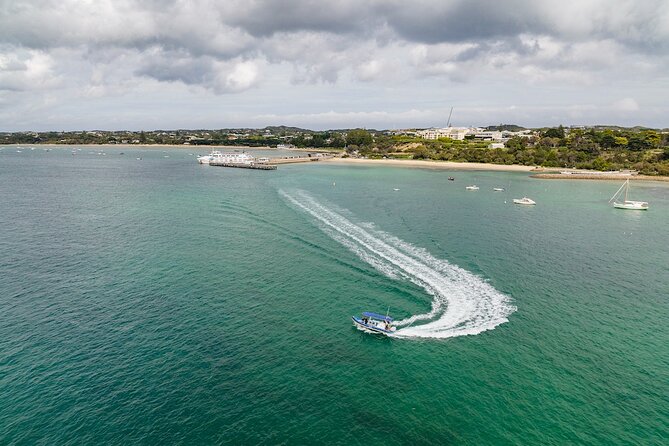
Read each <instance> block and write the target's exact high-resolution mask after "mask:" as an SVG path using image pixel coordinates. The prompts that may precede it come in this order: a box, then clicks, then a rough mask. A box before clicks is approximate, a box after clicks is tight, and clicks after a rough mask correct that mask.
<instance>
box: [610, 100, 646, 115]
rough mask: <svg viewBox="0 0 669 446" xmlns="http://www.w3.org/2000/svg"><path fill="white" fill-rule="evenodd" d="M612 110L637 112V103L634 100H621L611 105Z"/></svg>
mask: <svg viewBox="0 0 669 446" xmlns="http://www.w3.org/2000/svg"><path fill="white" fill-rule="evenodd" d="M613 109H614V110H617V111H621V112H635V111H639V109H640V107H639V103H638V102H637V101H635V100H634V98H623V99H621V100H619V101H616V102H614V103H613Z"/></svg>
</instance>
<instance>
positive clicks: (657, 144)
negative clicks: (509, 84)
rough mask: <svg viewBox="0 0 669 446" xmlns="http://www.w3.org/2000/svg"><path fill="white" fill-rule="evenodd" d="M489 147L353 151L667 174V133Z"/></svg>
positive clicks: (554, 132)
mask: <svg viewBox="0 0 669 446" xmlns="http://www.w3.org/2000/svg"><path fill="white" fill-rule="evenodd" d="M489 146H490V143H489V142H485V141H476V140H471V139H466V140H464V141H456V140H451V139H448V138H442V139H438V140H430V141H427V140H424V139H420V138H414V137H410V136H393V137H389V136H385V135H377V136H376V137H375V138H374V142H373V143H372V144H369V145H365V146H363V147H356V148H355V150H357V152H358V153H359V154H361V155H363V156H368V157H372V158H375V157H376V158H379V157H407V158H409V157H410V158H413V159H430V160H442V161H456V162H476V163H495V164H522V165H527V166H543V167H555V168H565V167H572V168H579V169H593V170H600V171H607V170H620V169H635V170H638V171H639V172H641V173H643V174H647V175H669V134H667V133H660V132H658V131H655V130H630V129H626V130H611V129H606V130H596V129H569V130H566V129H564V128H562V127H556V128H546V129H541V130H539V131H537V132H535V134H534V135H532V136H519V137H513V138H511V139H509V140H508V141H506V143H505V147H504V148H495V149H491V148H489Z"/></svg>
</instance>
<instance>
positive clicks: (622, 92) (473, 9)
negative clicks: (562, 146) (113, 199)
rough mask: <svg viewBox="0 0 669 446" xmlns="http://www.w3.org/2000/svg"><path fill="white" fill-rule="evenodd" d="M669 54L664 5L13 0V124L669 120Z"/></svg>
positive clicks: (8, 59) (5, 3)
mask: <svg viewBox="0 0 669 446" xmlns="http://www.w3.org/2000/svg"><path fill="white" fill-rule="evenodd" d="M668 55H669V3H668V2H666V1H664V0H647V1H645V2H636V1H629V0H618V1H616V2H615V5H613V4H612V3H611V2H610V1H604V0H580V1H575V0H563V1H542V2H533V1H528V0H506V1H501V2H488V1H482V0H468V1H464V0H450V1H448V0H447V1H443V0H441V1H439V0H417V1H414V2H405V1H398V0H384V1H381V0H367V1H364V0H358V1H351V0H340V1H336V2H320V1H314V0H284V1H281V2H276V1H267V0H247V1H239V0H227V1H214V0H191V1H188V2H186V1H180V0H160V1H159V0H149V1H139V0H97V1H93V0H76V1H75V0H60V1H55V0H30V1H26V0H0V122H2V127H4V128H1V129H0V130H25V129H58V130H59V129H73V128H81V127H85V128H104V127H105V126H108V125H114V126H122V127H124V128H152V127H153V126H155V125H158V126H159V127H187V126H193V125H194V126H196V127H226V126H233V125H249V126H250V125H266V124H275V123H277V122H276V120H281V119H282V118H283V119H284V121H282V122H281V123H285V124H298V123H299V122H297V121H300V122H304V123H306V124H309V123H312V124H309V125H314V126H318V127H334V126H342V125H343V126H377V127H379V126H380V127H393V126H414V125H418V126H430V125H438V124H442V125H443V122H441V121H443V120H444V114H445V113H446V111H447V110H448V109H449V108H450V107H451V106H454V107H456V113H455V116H454V118H455V121H454V122H456V123H458V124H463V125H466V124H488V123H498V122H512V121H513V122H518V123H520V124H525V125H552V124H559V123H564V124H571V123H574V124H577V123H578V124H580V123H586V124H587V123H591V124H592V123H605V122H606V123H619V124H625V125H632V124H645V125H651V126H669V124H667V123H666V122H664V119H665V116H666V112H667V106H666V105H665V104H666V103H667V99H668V97H667V96H668V94H667V93H666V92H667V91H669V88H668V87H669V80H668V79H669V78H668V76H667V74H666V73H667V72H669V70H668V69H669V56H668ZM77 110H79V111H80V114H81V116H78V113H77ZM121 111H123V116H127V118H123V117H122V116H120V112H121ZM147 115H150V116H147ZM83 116H85V117H87V118H84V117H83ZM328 117H329V118H328ZM263 119H265V120H267V122H263ZM421 120H422V121H421ZM269 121H272V122H269ZM393 121H397V122H393Z"/></svg>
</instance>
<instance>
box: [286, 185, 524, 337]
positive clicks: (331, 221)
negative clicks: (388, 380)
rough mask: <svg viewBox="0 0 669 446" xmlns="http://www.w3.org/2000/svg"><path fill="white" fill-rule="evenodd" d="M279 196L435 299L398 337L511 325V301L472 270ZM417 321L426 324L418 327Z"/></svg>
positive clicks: (306, 198) (309, 200) (298, 197)
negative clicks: (508, 323)
mask: <svg viewBox="0 0 669 446" xmlns="http://www.w3.org/2000/svg"><path fill="white" fill-rule="evenodd" d="M279 193H280V194H281V195H282V197H283V198H285V199H286V200H287V201H288V202H290V203H291V204H292V205H293V206H295V207H296V208H298V209H300V210H302V211H304V212H306V213H307V214H309V215H311V216H312V217H313V218H314V219H315V220H316V221H317V222H318V224H319V226H320V227H321V229H323V231H324V232H326V233H327V234H328V235H329V236H331V237H332V238H333V239H335V240H337V241H338V242H339V243H341V244H342V245H344V246H346V247H347V248H348V249H350V250H351V251H352V252H354V253H355V254H357V255H358V257H360V258H361V259H362V260H363V261H365V262H367V263H369V264H370V265H372V266H373V267H374V268H375V269H377V270H378V271H380V272H381V273H383V274H385V275H386V276H388V277H390V278H393V279H402V280H409V281H411V282H413V283H414V284H416V285H418V286H420V287H422V288H423V289H425V291H426V292H427V293H428V294H430V295H431V296H432V297H433V299H432V308H431V310H430V311H429V312H428V313H425V314H419V315H415V316H411V317H409V318H407V319H404V320H401V321H397V322H396V325H397V326H398V327H404V328H400V329H398V330H397V332H396V333H395V336H397V337H425V338H449V337H454V336H463V335H473V334H478V333H481V332H483V331H486V330H491V329H493V328H495V327H496V326H497V325H499V324H501V323H504V322H507V321H508V319H507V317H508V316H509V315H510V314H511V313H513V312H514V311H515V307H513V306H512V305H511V304H510V299H509V297H507V296H505V295H504V294H502V293H500V292H499V291H497V290H496V289H495V288H493V287H492V286H491V285H489V284H488V283H486V282H485V281H484V280H483V279H481V278H480V277H478V276H476V275H474V274H472V273H470V272H469V271H466V270H464V269H462V268H460V267H458V266H455V265H451V264H450V263H448V262H447V261H446V260H441V259H437V258H435V257H433V256H432V255H431V254H429V253H428V252H427V251H426V250H424V249H421V248H417V247H415V246H413V245H411V244H410V243H406V242H404V241H402V240H400V239H398V238H396V237H393V236H391V235H390V234H387V233H385V232H383V231H379V230H377V229H375V228H374V226H373V225H372V224H362V225H361V224H355V223H353V222H352V221H351V220H349V219H348V218H346V217H344V216H343V215H341V214H340V213H338V212H335V211H334V210H332V209H330V208H328V207H326V206H324V205H322V204H321V203H319V202H318V201H317V200H316V199H314V198H313V197H312V196H310V195H309V194H307V193H306V192H304V191H298V192H295V193H292V194H288V193H286V192H284V191H279ZM416 322H420V324H416V325H413V324H414V323H416Z"/></svg>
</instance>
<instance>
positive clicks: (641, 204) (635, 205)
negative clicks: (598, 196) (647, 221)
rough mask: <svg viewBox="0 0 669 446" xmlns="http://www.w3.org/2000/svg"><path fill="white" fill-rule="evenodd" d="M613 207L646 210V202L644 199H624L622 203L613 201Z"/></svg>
mask: <svg viewBox="0 0 669 446" xmlns="http://www.w3.org/2000/svg"><path fill="white" fill-rule="evenodd" d="M613 207H614V208H616V209H627V210H630V211H647V210H648V203H646V202H645V201H625V202H624V203H618V202H615V203H613Z"/></svg>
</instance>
